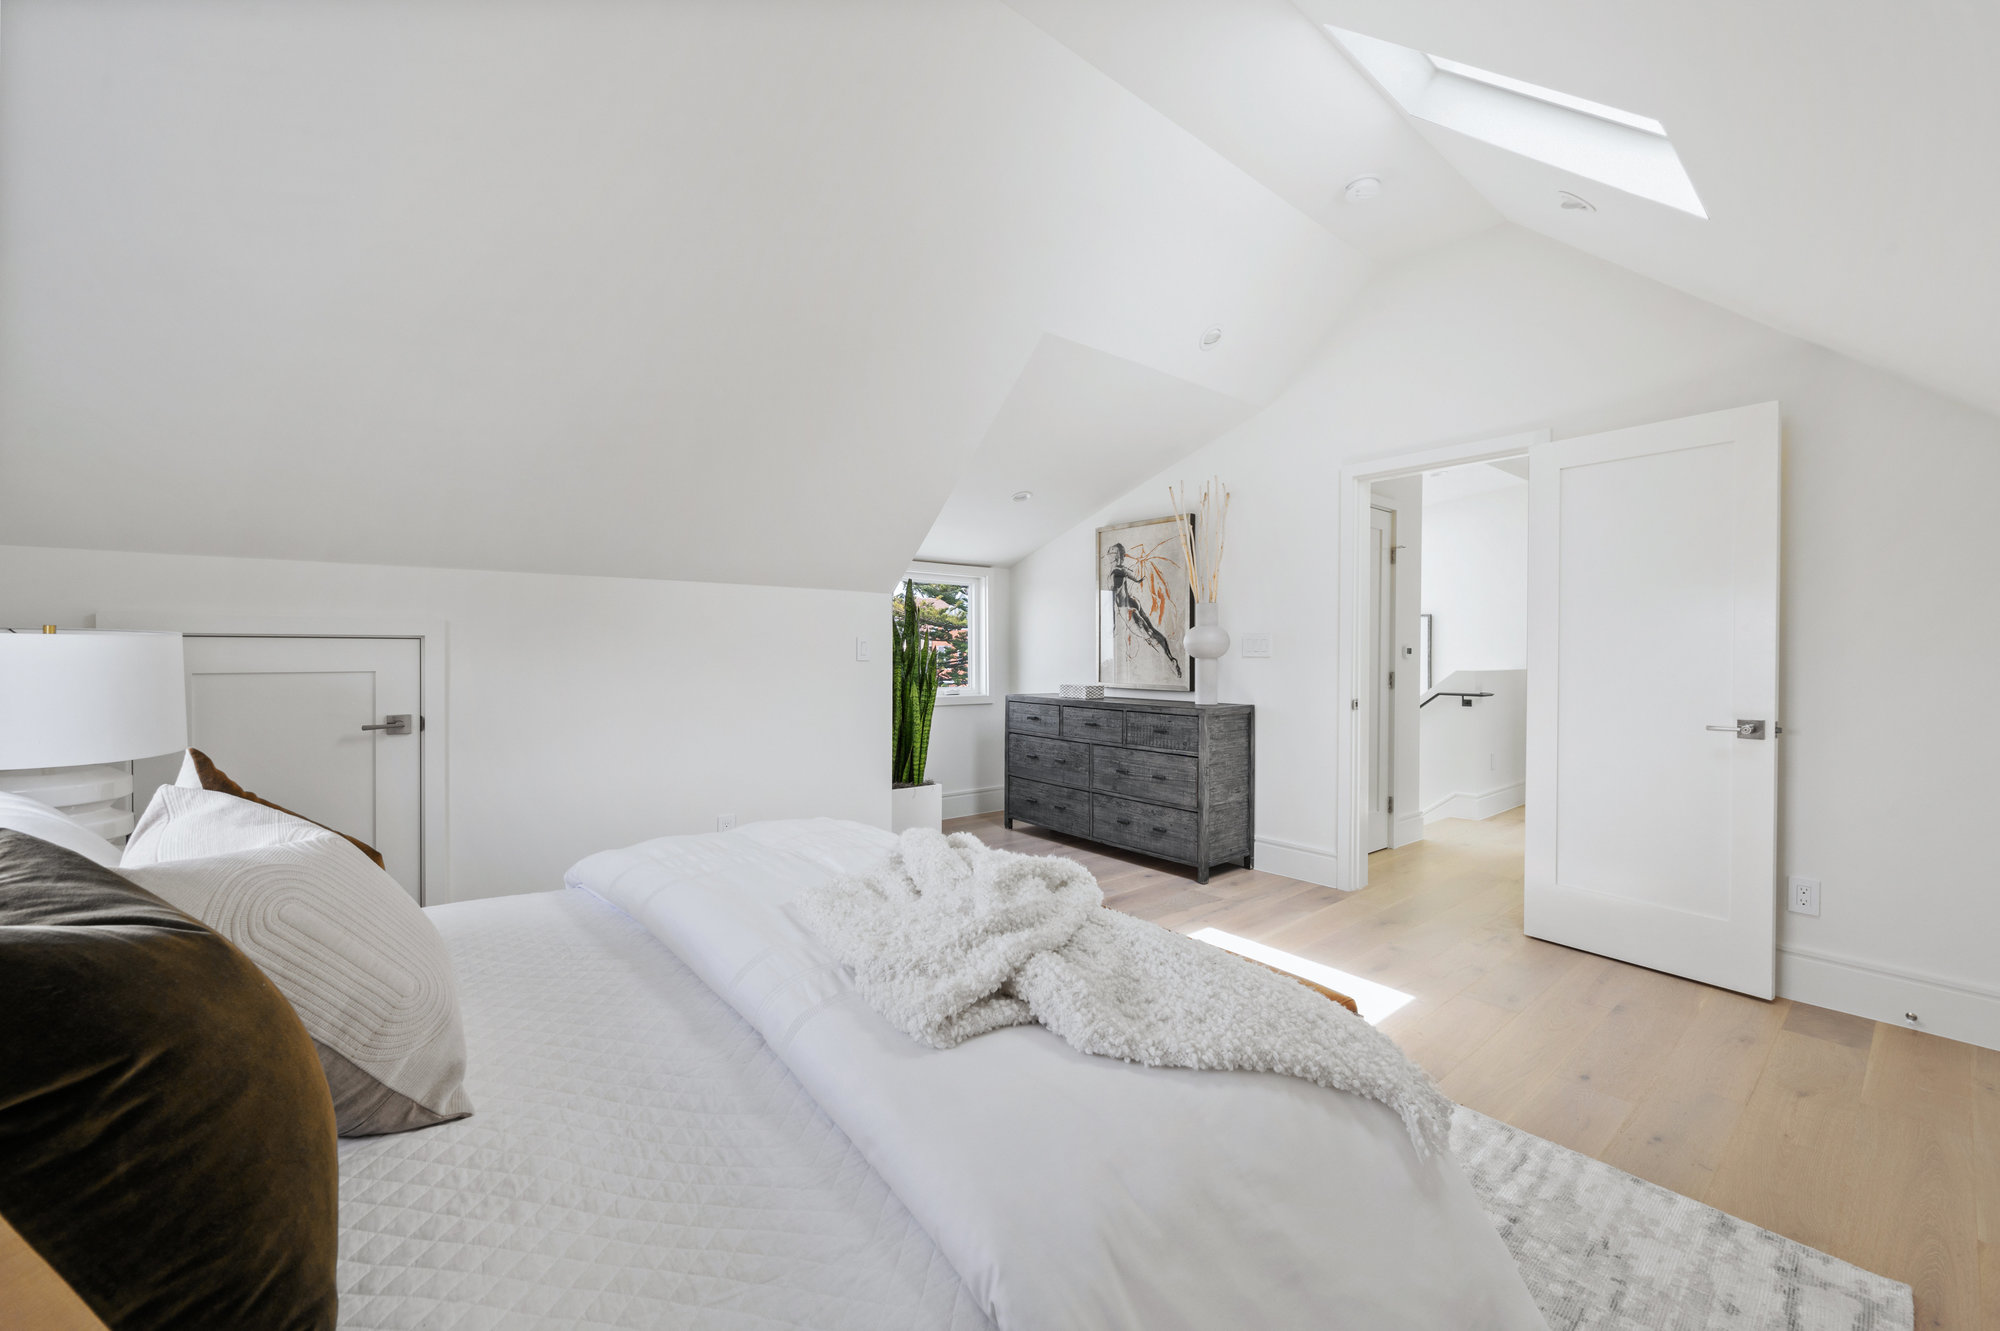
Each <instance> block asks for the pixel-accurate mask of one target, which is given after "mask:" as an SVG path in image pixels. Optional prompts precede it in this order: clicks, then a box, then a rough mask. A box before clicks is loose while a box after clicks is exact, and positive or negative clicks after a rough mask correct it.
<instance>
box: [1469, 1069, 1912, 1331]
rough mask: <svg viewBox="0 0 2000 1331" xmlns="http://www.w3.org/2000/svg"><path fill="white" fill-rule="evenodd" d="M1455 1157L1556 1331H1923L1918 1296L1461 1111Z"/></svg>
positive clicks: (1564, 1149) (1595, 1162)
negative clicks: (1917, 1326)
mask: <svg viewBox="0 0 2000 1331" xmlns="http://www.w3.org/2000/svg"><path fill="white" fill-rule="evenodd" d="M1451 1145H1452V1151H1453V1153H1454V1154H1456V1155H1457V1156H1458V1158H1459V1161H1460V1162H1461V1163H1462V1164H1463V1165H1464V1166H1465V1171H1466V1173H1467V1174H1468V1175H1470V1176H1471V1178H1472V1186H1473V1188H1474V1190H1475V1191H1477V1192H1478V1193H1479V1195H1480V1198H1481V1199H1482V1200H1483V1201H1484V1202H1485V1203H1486V1209H1487V1211H1488V1212H1489V1213H1491V1215H1492V1217H1493V1223H1494V1226H1495V1227H1496V1228H1498V1229H1499V1231H1500V1236H1501V1237H1502V1238H1503V1239H1505V1240H1506V1242H1507V1246H1508V1248H1510V1249H1511V1250H1512V1251H1513V1253H1514V1260H1515V1261H1516V1262H1518V1263H1520V1267H1521V1275H1522V1277H1523V1279H1525V1280H1526V1281H1527V1284H1528V1290H1529V1292H1530V1293H1532V1294H1533V1295H1534V1296H1535V1302H1536V1303H1537V1304H1539V1305H1540V1307H1541V1310H1542V1315H1543V1316H1545V1317H1547V1318H1548V1319H1549V1328H1550V1331H1583V1329H1584V1328H1588V1331H1767V1329H1768V1331H1910V1328H1911V1327H1912V1325H1913V1323H1914V1322H1915V1312H1914V1309H1913V1308H1912V1305H1911V1300H1910V1287H1909V1286H1908V1285H1905V1284H1902V1283H1900V1282H1898V1281H1894V1280H1890V1279H1888V1278H1887V1277H1884V1276H1878V1275H1875V1274H1874V1273H1873V1272H1870V1271H1864V1270H1862V1269H1861V1268H1860V1267H1858V1266H1850V1265H1849V1264H1848V1263H1846V1262H1843V1261H1840V1260H1838V1259H1836V1258H1833V1257H1829V1256H1827V1255H1826V1254H1825V1253H1823V1252H1820V1251H1819V1250H1818V1249H1816V1248H1808V1247H1806V1246H1805V1245H1804V1244H1803V1243H1794V1242H1793V1241H1792V1240H1790V1239H1788V1238H1784V1237H1783V1236H1781V1235H1778V1234H1773V1233H1772V1232H1771V1231H1769V1230H1767V1229H1759V1228H1757V1226H1755V1225H1753V1224H1750V1223H1748V1222H1747V1221H1743V1220H1738V1219H1736V1218H1735V1217H1734V1216H1728V1215H1724V1214H1723V1213H1722V1212H1720V1211H1718V1210H1716V1209H1715V1208H1714V1207H1710V1206H1703V1205H1702V1204H1701V1203H1700V1202H1697V1201H1694V1200H1692V1199H1690V1198H1687V1197H1683V1196H1681V1195H1680V1194H1679V1193H1674V1192H1669V1191H1667V1190H1666V1189H1665V1188H1662V1187H1659V1186H1657V1185H1655V1184H1652V1183H1648V1182H1646V1181H1645V1180H1644V1179H1640V1178H1634V1177H1633V1176H1632V1175H1630V1174H1627V1173H1625V1172H1624V1171H1622V1170H1619V1169H1614V1168H1613V1167H1612V1166H1610V1165H1607V1164H1605V1163H1604V1162H1602V1161H1600V1160H1593V1159H1591V1158H1590V1157H1589V1156H1586V1155H1579V1154H1577V1153H1576V1152H1575V1151H1572V1150H1570V1149H1569V1148H1568V1147H1564V1146H1558V1145H1556V1144H1555V1143H1554V1142H1551V1141H1544V1140H1543V1139H1542V1138H1540V1137H1536V1136H1533V1135H1531V1134H1529V1133H1526V1132H1522V1131H1521V1130H1520V1129H1519V1128H1514V1127H1510V1126H1508V1125H1507V1124H1505V1123H1502V1122H1500V1121H1498V1120H1497V1119H1491V1118H1488V1117H1486V1116H1485V1115H1484V1114H1480V1113H1476V1112H1474V1111H1473V1110H1470V1109H1466V1108H1464V1107H1463V1106H1461V1107H1460V1108H1459V1110H1458V1112H1457V1114H1456V1115H1455V1116H1454V1118H1453V1122H1452V1133H1451Z"/></svg>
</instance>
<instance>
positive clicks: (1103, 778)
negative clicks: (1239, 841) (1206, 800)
mask: <svg viewBox="0 0 2000 1331" xmlns="http://www.w3.org/2000/svg"><path fill="white" fill-rule="evenodd" d="M1090 788H1091V789H1092V790H1103V791H1109V792H1110V793H1111V794H1113V795H1129V796H1131V797H1132V798H1133V799H1141V800H1146V801H1148V802H1150V803H1153V804H1178V805H1180V806H1181V807H1182V808H1184V809H1192V808H1194V807H1195V760H1194V759H1193V758H1191V757H1187V756H1185V755H1183V754H1178V753H1150V752H1148V751H1147V750H1145V749H1092V750H1091V754H1090Z"/></svg>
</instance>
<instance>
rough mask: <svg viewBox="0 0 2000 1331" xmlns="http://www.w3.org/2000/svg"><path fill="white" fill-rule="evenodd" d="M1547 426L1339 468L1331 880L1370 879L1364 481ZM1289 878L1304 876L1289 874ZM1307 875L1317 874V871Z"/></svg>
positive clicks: (1350, 886)
mask: <svg viewBox="0 0 2000 1331" xmlns="http://www.w3.org/2000/svg"><path fill="white" fill-rule="evenodd" d="M1548 440H1549V431H1547V430H1529V431H1526V432H1524V433H1522V434H1515V435H1506V436H1503V437H1502V438H1498V439H1485V440H1478V441H1474V442H1471V443H1463V444H1445V445H1441V446H1439V447H1435V448H1420V449H1416V450H1413V451H1410V452H1406V453H1391V454H1387V455H1381V456H1376V457H1373V458H1364V459H1362V460H1361V461H1359V462H1350V463H1348V464H1347V465H1345V466H1343V467H1342V468H1341V469H1340V489H1339V491H1338V494H1337V504H1338V512H1337V520H1338V522H1339V528H1338V530H1339V531H1340V532H1341V533H1342V537H1341V540H1340V572H1339V582H1338V584H1337V588H1338V590H1337V593H1336V595H1337V601H1336V605H1335V608H1334V613H1335V618H1336V620H1337V622H1338V625H1339V634H1340V637H1339V645H1338V648H1337V651H1336V670H1337V676H1336V679H1337V683H1338V686H1339V690H1340V691H1339V693H1338V694H1337V695H1336V697H1337V698H1346V699H1348V700H1349V701H1350V706H1348V707H1342V708H1340V709H1339V712H1340V725H1339V727H1338V732H1339V733H1338V735H1337V736H1336V739H1335V744H1334V827H1335V846H1336V849H1335V850H1334V851H1329V852H1324V853H1326V854H1328V855H1331V856H1333V858H1334V860H1335V864H1336V866H1337V868H1338V869H1339V873H1338V876H1337V879H1336V880H1335V881H1332V882H1330V883H1329V884H1328V885H1329V886H1333V887H1339V888H1342V889H1344V890H1348V891H1352V890H1356V889H1359V888H1361V887H1364V886H1366V885H1367V883H1368V855H1367V852H1365V851H1363V850H1362V849H1361V847H1362V845H1363V844H1364V843H1363V841H1362V838H1361V819H1362V818H1363V817H1364V816H1365V815H1366V809H1365V807H1364V806H1365V805H1366V804H1367V802H1368V769H1367V765H1366V764H1367V759H1368V755H1367V752H1366V750H1367V747H1368V746H1367V745H1366V744H1365V743H1364V742H1363V737H1365V736H1366V735H1367V733H1368V717H1367V713H1366V708H1367V705H1368V700H1367V699H1366V698H1365V697H1364V696H1363V694H1364V692H1365V690H1363V689H1362V688H1361V681H1362V679H1364V678H1365V677H1366V671H1367V668H1368V666H1367V662H1366V661H1364V660H1363V659H1362V657H1363V655H1364V654H1365V653H1366V651H1367V643H1368V635H1367V633H1366V632H1364V631H1363V630H1364V627H1365V626H1364V625H1363V624H1362V622H1361V621H1362V616H1363V614H1364V613H1365V612H1366V607H1367V605H1368V565H1369V559H1368V509H1369V508H1370V507H1371V496H1370V493H1369V487H1370V486H1372V485H1373V484H1374V483H1375V482H1376V481H1386V480H1391V479H1394V478H1395V477H1397V476H1407V475H1409V474H1410V473H1412V472H1419V471H1432V470H1435V469H1436V468H1439V467H1456V466H1459V465H1462V464H1464V463H1467V462H1491V461H1493V460H1495V459H1497V458H1509V457H1518V456H1520V455H1521V454H1523V453H1525V452H1527V451H1528V448H1529V446H1530V445H1533V444H1543V443H1547V442H1548ZM1355 699H1359V700H1360V702H1361V707H1360V708H1355V707H1353V706H1352V705H1351V704H1352V701H1353V700H1355ZM1292 876H1293V877H1295V878H1296V877H1304V876H1305V875H1303V874H1293V875H1292ZM1308 881H1311V882H1320V881H1322V880H1320V879H1317V878H1314V879H1309V880H1308Z"/></svg>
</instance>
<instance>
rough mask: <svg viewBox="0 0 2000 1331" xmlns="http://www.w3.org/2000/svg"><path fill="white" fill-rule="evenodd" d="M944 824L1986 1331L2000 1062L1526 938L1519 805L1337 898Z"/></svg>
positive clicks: (1428, 845) (1453, 1091) (1374, 860)
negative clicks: (1063, 867)
mask: <svg viewBox="0 0 2000 1331" xmlns="http://www.w3.org/2000/svg"><path fill="white" fill-rule="evenodd" d="M946 828H947V830H949V831H969V832H973V833H976V834H977V835H978V836H979V837H980V838H981V839H982V840H984V841H986V842H987V843H988V844H989V845H993V846H998V847H1002V848H1004V849H1008V850H1019V851H1024V852H1027V853H1030V854H1059V855H1067V856H1069V857H1071V858H1073V859H1077V860H1080V861H1082V862H1083V864H1084V865H1085V866H1087V867H1088V868H1089V869H1090V870H1091V872H1093V873H1094V874H1096V875H1097V879H1098V882H1099V884H1100V885H1101V886H1102V887H1103V889H1104V896H1105V902H1106V904H1108V905H1110V906H1113V907H1115V908H1117V909H1119V910H1122V911H1126V912H1128V913H1130V914H1133V915H1138V916H1141V917H1143V918H1145V919H1149V920H1154V921H1157V922H1158V923H1160V924H1163V925H1166V926H1168V927H1169V928H1173V929H1179V930H1181V931H1182V932H1191V931H1192V930H1195V929H1199V928H1202V927H1205V926H1212V927H1215V928H1218V929H1224V930H1227V931H1228V932H1230V933H1234V934H1238V935H1241V936H1243V937H1246V938H1254V939H1256V940H1257V941H1259V942H1261V943H1265V944H1268V945H1270V946H1272V947H1278V948H1283V949H1284V950H1286V951H1288V952H1291V953H1294V954H1296V955H1298V956H1301V957H1306V958H1309V959H1311V960H1313V961H1318V962H1322V963H1324V964H1326V965H1330V966H1337V967H1339V968H1340V969H1342V970H1345V971H1348V972H1350V973H1351V974H1354V975H1359V976H1363V977H1365V978H1367V979H1370V980H1374V981H1377V982H1378V983H1381V984H1386V985H1389V986H1391V987H1393V988H1396V989H1400V990H1402V991H1403V992H1405V993H1408V994H1411V995H1413V996H1414V999H1413V1001H1412V1002H1410V1003H1409V1004H1408V1005H1407V1006H1405V1007H1404V1008H1403V1009H1402V1010H1401V1011H1399V1012H1397V1013H1395V1014H1394V1015H1393V1016H1391V1017H1390V1018H1388V1019H1387V1020H1386V1021H1384V1022H1383V1024H1382V1028H1383V1029H1384V1030H1385V1031H1387V1032H1389V1033H1390V1034H1391V1035H1393V1036H1394V1037H1395V1038H1396V1040H1397V1041H1398V1042H1399V1043H1400V1044H1401V1045H1402V1046H1403V1048H1404V1049H1406V1050H1408V1051H1409V1053H1410V1055H1411V1056H1412V1057H1413V1058H1415V1059H1416V1060H1417V1061H1418V1062H1420V1063H1422V1064H1423V1065H1424V1067H1425V1068H1427V1069H1429V1071H1430V1073H1431V1075H1432V1076H1434V1077H1436V1078H1437V1079H1438V1084H1439V1085H1440V1086H1441V1087H1443V1089H1444V1091H1445V1093H1446V1094H1448V1095H1450V1096H1451V1097H1452V1098H1453V1099H1455V1100H1457V1101H1458V1102H1460V1103H1461V1104H1466V1105H1470V1106H1472V1107H1473V1108H1475V1109H1478V1110H1480V1111H1482V1112H1484V1113H1487V1114H1490V1115H1492V1116H1493V1117H1495V1118H1499V1119H1504V1120H1505V1121H1507V1122H1509V1123H1512V1124H1514V1125H1515V1126H1517V1127H1521V1128H1525V1129H1526V1130H1527V1131H1529V1132H1533V1133H1536V1134H1538V1135H1540V1136H1543V1137H1546V1138H1548V1139H1550V1140H1551V1141H1557V1142H1561V1143H1562V1144H1563V1145H1565V1146H1568V1147H1570V1148H1571V1149H1573V1150H1577V1151H1581V1152H1583V1153H1584V1154H1586V1155H1591V1156H1595V1157H1597V1158H1598V1159H1600V1160H1605V1161H1608V1162H1610V1163H1611V1164H1614V1165H1616V1166H1618V1167H1619V1168H1620V1169H1623V1170H1626V1171H1628V1172H1630V1173H1633V1174H1637V1175H1639V1176H1640V1177H1642V1178H1647V1179H1651V1180H1653V1181H1654V1182H1656V1183H1659V1184H1661V1185H1662V1186H1664V1187H1668V1188H1671V1189H1673V1190H1674V1191H1676V1192H1680V1193H1684V1194H1686V1195H1687V1196H1689V1197H1693V1198H1696V1199H1698V1200H1700V1201H1703V1202H1706V1203H1708V1204H1709V1205H1711V1206H1714V1207H1717V1208H1719V1209H1721V1210H1723V1211H1727V1212H1729V1213H1730V1214H1731V1215H1736V1216H1741V1217H1742V1218H1744V1219H1745V1220H1749V1221H1751V1222H1753V1223H1755V1224H1758V1225H1762V1226H1763V1227H1765V1228H1766V1229H1771V1230H1775V1231H1777V1232H1778V1233H1780V1234H1785V1235H1788V1236H1790V1237H1791V1238H1794V1239H1797V1240H1798V1241H1800V1242H1801V1243H1807V1244H1811V1245H1812V1246H1813V1247H1815V1248H1819V1249H1821V1250H1823V1251H1826V1252H1829V1253H1832V1254H1834V1255H1835V1256H1837V1257H1841V1258H1843V1259H1845V1260H1847V1261H1850V1262H1853V1263H1855V1264H1856V1265H1858V1266H1863V1267H1866V1268H1868V1269H1869V1270H1872V1271H1879V1272H1881V1273H1883V1274H1885V1275H1890V1276H1894V1277H1895V1278H1896V1279H1898V1280H1904V1281H1908V1282H1909V1283H1910V1285H1911V1286H1912V1288H1913V1289H1914V1290H1915V1291H1916V1304H1917V1325H1918V1326H1919V1327H1926V1328H1951V1329H1952V1331H1973V1329H1974V1328H1989V1329H2000V1052H1995V1051H1993V1050H1988V1049H1979V1048H1976V1047H1975V1046H1972V1045H1967V1044H1960V1043H1958V1042H1956V1041H1953V1040H1944V1039H1940V1038H1938V1037H1937V1036H1934V1035H1924V1034H1919V1033H1918V1032H1915V1031H1910V1030H1905V1029H1903V1028H1901V1027H1897V1026H1887V1025H1883V1024H1881V1023H1879V1022H1872V1021H1867V1020H1864V1019H1862V1018H1860V1017H1850V1016H1848V1015H1846V1014H1844V1013H1840V1012H1830V1011H1828V1010H1826V1009H1824V1008H1816V1007H1808V1006H1806V1005H1805V1004H1802V1003H1792V1002H1788V1001H1786V1000H1784V999H1780V1000H1778V1001H1777V1002H1775V1003H1763V1002H1759V1001H1758V1000H1756V999H1752V998H1745V997H1743V996H1742V995H1740V994H1733V993H1729V992H1727V991H1725V990H1721V989H1711V988H1709V987H1707V986H1706V985H1701V984H1696V983H1694V982H1692V981H1689V980H1682V979H1677V978H1675V977H1673V976H1669V975H1662V974H1660V973H1658V972H1656V971H1649V970H1644V969H1642V968H1640V967H1637V966H1628V965H1625V964H1623V963H1620V962H1616V961H1610V960H1607V959H1605V958H1603V957H1597V956H1593V955H1591V954H1589V953H1587V952H1575V951H1571V950H1570V949H1568V948H1564V947H1558V946H1556V945H1554V944H1552V943H1543V942H1540V941H1538V940H1535V939H1532V938H1528V937H1526V936H1525V935H1523V934H1522V932H1521V844H1522V828H1523V821H1522V811H1521V810H1518V809H1517V810H1514V811H1513V812H1512V813H1506V814H1501V815H1499V816H1498V817H1495V818H1489V819H1487V820H1486V821H1484V822H1463V821H1456V820H1454V821H1451V822H1446V823H1442V824H1436V825H1434V826H1433V828H1432V831H1431V834H1430V837H1429V838H1428V839H1427V840H1424V841H1420V842H1417V843H1415V844H1413V845H1410V846H1405V847H1402V848H1401V849H1399V850H1393V851H1383V852H1380V853H1378V854H1376V855H1374V856H1371V857H1370V862H1369V879H1370V882H1369V886H1368V887H1367V889H1365V890H1364V891H1361V892H1356V893H1346V894H1344V893H1340V892H1336V891H1333V890H1332V889H1330V888H1324V887H1316V886H1314V885H1312V884H1310V883H1302V882H1299V881H1298V880H1296V879H1292V878H1284V877H1281V876H1279V875H1277V874H1271V873H1265V872H1262V871H1257V870H1242V869H1238V870H1233V871H1226V872H1223V871H1219V872H1217V873H1216V874H1214V875H1213V876H1212V877H1211V878H1210V880H1209V882H1208V883H1207V884H1206V885H1205V886H1197V885H1196V884H1195V882H1194V880H1193V878H1192V877H1191V876H1190V875H1189V873H1188V871H1186V870H1184V869H1182V868H1181V867H1179V866H1176V865H1168V864H1162V863H1160V862H1158V861H1154V860H1148V859H1145V858H1144V857H1141V856H1127V855H1122V854H1120V853H1118V852H1115V851H1109V850H1106V849H1104V848H1102V847H1098V846H1093V845H1089V844H1087V843H1085V842H1082V841H1079V840H1076V839H1075V838H1072V837H1065V836H1062V835H1059V834H1057V833H1052V832H1046V831H1043V830H1042V829H1040V828H1034V827H1028V826H1026V825H1025V824H1023V825H1017V826H1016V827H1015V828H1013V829H1012V830H1011V831H1010V830H1008V829H1006V828H1004V827H1003V826H1002V825H1001V819H1000V816H999V815H998V814H988V815H982V816H980V817H976V818H960V819H954V820H953V821H952V822H950V823H948V824H946Z"/></svg>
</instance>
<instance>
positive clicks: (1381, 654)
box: [1362, 508, 1396, 854]
mask: <svg viewBox="0 0 2000 1331" xmlns="http://www.w3.org/2000/svg"><path fill="white" fill-rule="evenodd" d="M1368 521H1369V532H1368V548H1369V561H1370V562H1369V574H1368V589H1369V592H1370V594H1371V595H1372V596H1373V597H1374V598H1375V599H1374V603H1373V604H1372V605H1370V606H1369V607H1368V836H1367V842H1366V844H1365V845H1364V846H1363V847H1362V849H1363V850H1366V851H1368V852H1369V853H1370V854H1373V853H1374V852H1375V851H1378V850H1386V849H1387V848H1388V845H1389V825H1390V823H1391V821H1393V813H1394V807H1395V794H1394V791H1395V789H1396V781H1395V773H1396V762H1395V758H1396V718H1395V714H1394V711H1393V709H1392V706H1391V703H1390V690H1391V689H1392V688H1393V687H1394V685H1395V675H1394V673H1393V672H1394V670H1395V668H1396V557H1395V551H1396V515H1395V514H1394V513H1393V512H1391V511H1390V510H1388V509H1386V508H1371V509H1369V510H1368Z"/></svg>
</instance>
